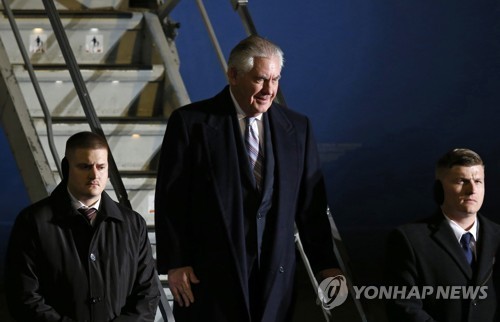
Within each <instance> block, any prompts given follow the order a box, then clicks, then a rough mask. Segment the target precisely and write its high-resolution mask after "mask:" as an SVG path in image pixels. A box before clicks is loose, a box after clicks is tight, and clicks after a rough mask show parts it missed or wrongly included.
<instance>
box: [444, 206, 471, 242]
mask: <svg viewBox="0 0 500 322" xmlns="http://www.w3.org/2000/svg"><path fill="white" fill-rule="evenodd" d="M443 215H444V217H445V218H446V221H447V222H448V225H450V227H451V230H453V233H454V234H455V237H456V238H457V240H458V242H460V238H462V235H463V234H465V233H471V234H472V236H473V237H474V240H475V241H477V235H478V228H479V223H478V220H477V217H476V220H474V224H472V227H471V228H470V229H469V230H465V229H463V228H462V227H460V225H459V224H457V223H456V222H455V221H453V220H452V219H450V217H448V216H446V214H445V213H444V212H443Z"/></svg>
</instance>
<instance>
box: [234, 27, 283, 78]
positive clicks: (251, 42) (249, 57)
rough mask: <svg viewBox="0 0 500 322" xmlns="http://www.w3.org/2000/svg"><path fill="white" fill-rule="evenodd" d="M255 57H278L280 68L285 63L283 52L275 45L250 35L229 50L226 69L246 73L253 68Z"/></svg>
mask: <svg viewBox="0 0 500 322" xmlns="http://www.w3.org/2000/svg"><path fill="white" fill-rule="evenodd" d="M255 57H262V58H271V57H278V59H279V60H280V68H283V66H284V63H285V59H284V57H283V51H282V50H281V49H280V48H279V47H278V46H277V45H276V44H274V43H272V42H271V41H269V40H267V39H264V38H262V37H260V36H256V35H252V36H249V37H247V38H245V39H243V40H242V41H240V42H239V43H238V44H237V45H236V46H235V47H234V48H233V50H231V53H230V54H229V60H228V68H234V69H236V71H238V72H240V73H247V72H249V71H250V70H251V69H252V68H253V64H254V58H255Z"/></svg>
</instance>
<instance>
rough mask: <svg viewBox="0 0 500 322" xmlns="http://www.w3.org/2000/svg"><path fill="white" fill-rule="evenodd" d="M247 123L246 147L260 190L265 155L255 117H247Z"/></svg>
mask: <svg viewBox="0 0 500 322" xmlns="http://www.w3.org/2000/svg"><path fill="white" fill-rule="evenodd" d="M245 122H246V126H245V145H246V148H247V154H248V159H249V160H250V165H251V167H252V170H253V175H254V177H255V183H256V184H257V189H259V190H260V187H261V186H260V184H261V181H262V158H263V154H262V151H261V149H260V145H259V132H258V128H257V119H256V118H255V117H246V118H245Z"/></svg>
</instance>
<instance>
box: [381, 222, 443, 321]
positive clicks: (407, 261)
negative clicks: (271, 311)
mask: <svg viewBox="0 0 500 322" xmlns="http://www.w3.org/2000/svg"><path fill="white" fill-rule="evenodd" d="M416 262H417V259H416V257H415V253H414V251H413V248H412V245H411V243H410V241H409V240H408V238H407V237H406V235H405V234H404V232H403V231H402V230H399V229H397V230H395V231H393V232H392V233H391V234H390V235H389V237H388V241H387V252H386V280H387V285H390V286H397V287H406V290H407V292H409V289H410V288H411V287H413V286H417V281H418V271H417V266H416V265H417V264H416ZM387 316H388V319H389V321H390V322H400V321H407V322H434V321H435V320H434V319H433V318H432V317H431V316H430V315H429V314H428V313H427V312H426V311H425V310H424V307H423V302H422V300H421V299H418V298H415V297H412V298H411V299H404V296H400V297H398V298H397V299H391V300H388V302H387Z"/></svg>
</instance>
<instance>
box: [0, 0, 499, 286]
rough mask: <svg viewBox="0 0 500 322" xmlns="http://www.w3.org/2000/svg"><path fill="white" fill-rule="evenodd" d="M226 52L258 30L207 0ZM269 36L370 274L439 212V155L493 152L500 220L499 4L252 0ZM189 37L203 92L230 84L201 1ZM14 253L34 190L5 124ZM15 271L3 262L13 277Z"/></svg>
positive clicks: (348, 242)
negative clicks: (399, 231)
mask: <svg viewBox="0 0 500 322" xmlns="http://www.w3.org/2000/svg"><path fill="white" fill-rule="evenodd" d="M206 6H207V10H208V13H209V14H210V16H211V17H212V19H213V24H214V28H215V31H216V33H217V34H218V37H219V41H220V42H221V46H222V49H223V51H224V54H225V56H226V57H227V56H228V54H229V51H230V49H231V48H232V47H233V46H234V45H235V44H236V43H237V42H238V41H239V40H240V39H242V38H243V37H244V36H245V32H244V29H243V27H242V24H241V22H240V21H239V18H238V15H237V14H236V13H235V12H233V11H232V9H231V6H230V1H229V0H217V1H215V0H210V1H206ZM249 9H250V12H251V13H252V16H253V18H254V21H255V24H256V26H257V29H258V31H259V33H260V34H261V35H262V36H265V37H267V38H269V39H271V40H273V41H275V42H276V43H277V44H279V45H280V46H281V47H282V49H283V50H284V52H285V60H286V62H285V68H284V69H283V71H282V81H281V88H282V91H283V93H284V96H285V98H286V102H287V103H288V105H289V107H290V108H292V109H295V110H297V111H300V112H302V113H304V114H306V115H308V116H309V117H310V118H311V121H312V123H313V125H314V127H315V133H316V137H317V141H318V143H319V148H320V151H321V156H322V160H323V166H324V171H325V175H326V181H327V188H328V192H329V200H330V206H331V209H332V212H333V215H334V218H335V221H336V224H337V226H338V228H339V231H340V235H341V237H342V238H343V240H344V242H345V246H346V248H347V251H348V255H349V257H350V260H351V265H352V268H353V271H354V273H355V278H356V279H357V284H358V285H361V284H367V285H368V284H369V285H374V284H379V283H381V279H380V278H381V267H382V264H383V260H382V258H383V247H384V239H385V235H386V233H387V232H388V231H389V230H391V229H392V228H394V227H395V226H397V225H399V224H402V223H405V222H409V221H413V220H415V219H417V218H421V217H425V216H428V215H430V214H431V213H432V212H433V210H434V208H435V207H436V205H435V204H434V203H433V200H432V184H433V181H434V163H435V161H436V160H437V159H438V158H439V157H440V156H441V155H442V154H443V153H444V152H446V151H447V150H449V149H451V148H455V147H467V148H470V149H473V150H475V151H476V152H478V153H479V154H480V155H481V156H482V157H483V159H484V161H485V163H486V178H487V179H486V191H487V192H486V198H485V203H484V206H483V213H484V214H486V215H487V216H488V217H490V218H492V219H493V220H496V221H500V214H499V211H500V210H499V209H500V198H499V197H498V196H499V193H500V151H499V149H498V147H499V146H498V145H499V144H498V142H497V135H496V134H497V131H498V121H499V119H500V118H499V116H500V112H499V110H498V109H499V106H500V104H499V103H500V4H499V2H498V1H494V0H491V1H470V0H454V1H438V0H432V1H431V0H405V1H400V0H384V1H369V0H349V1H338V0H329V1H299V0H279V1H278V0H275V1H263V0H261V1H256V0H254V1H252V0H250V1H249ZM172 18H173V19H175V20H176V21H178V22H180V23H181V27H180V29H179V32H178V37H177V39H176V43H177V46H178V50H179V55H180V59H181V73H182V75H183V78H184V81H185V84H186V87H187V89H188V92H189V95H190V97H191V100H193V101H195V100H199V99H204V98H207V97H211V96H213V95H214V94H215V93H217V92H218V91H219V90H220V89H221V88H222V87H223V86H224V85H225V83H226V80H225V78H224V75H223V73H222V70H221V67H220V65H219V63H218V61H217V58H216V55H215V52H214V50H213V49H212V48H213V47H212V45H211V43H210V41H209V39H208V36H207V32H206V30H205V29H204V26H203V23H202V20H201V17H200V15H199V12H198V10H197V8H196V5H195V2H194V1H184V2H182V1H181V3H180V4H179V5H178V7H177V8H176V9H175V10H174V12H173V14H172ZM0 151H1V152H0V175H1V179H2V183H3V188H2V189H1V192H0V204H1V205H2V211H1V215H0V258H2V259H3V257H4V250H5V244H6V240H7V237H8V233H9V231H10V228H11V226H12V222H13V220H14V217H15V216H16V214H17V213H18V212H19V210H20V209H21V208H23V207H25V206H27V205H28V203H29V200H28V197H27V194H26V191H25V188H24V186H23V184H22V181H21V177H20V174H19V171H18V169H17V167H16V164H15V162H14V159H13V156H12V153H11V150H10V147H9V145H8V142H7V140H6V138H5V133H4V132H3V131H0ZM1 273H3V260H2V261H1V262H0V274H1Z"/></svg>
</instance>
